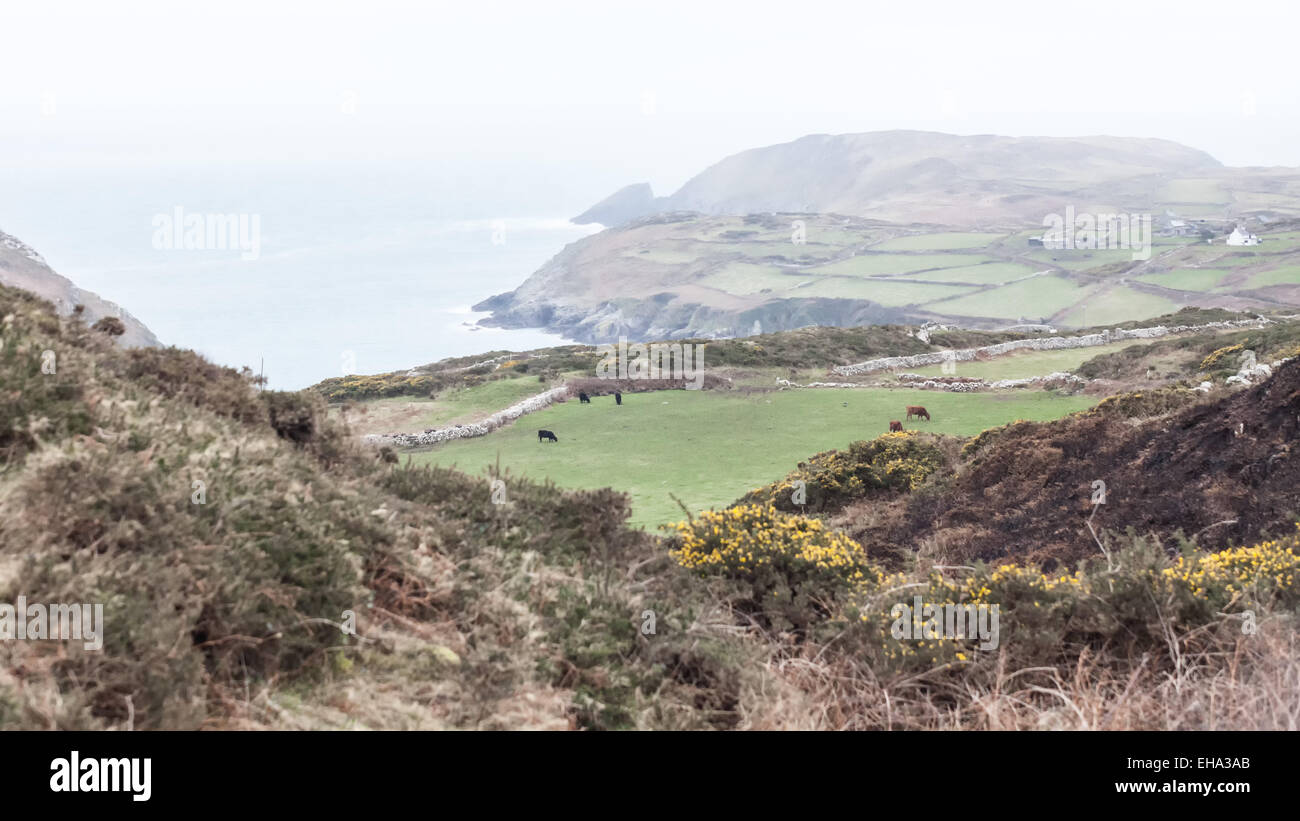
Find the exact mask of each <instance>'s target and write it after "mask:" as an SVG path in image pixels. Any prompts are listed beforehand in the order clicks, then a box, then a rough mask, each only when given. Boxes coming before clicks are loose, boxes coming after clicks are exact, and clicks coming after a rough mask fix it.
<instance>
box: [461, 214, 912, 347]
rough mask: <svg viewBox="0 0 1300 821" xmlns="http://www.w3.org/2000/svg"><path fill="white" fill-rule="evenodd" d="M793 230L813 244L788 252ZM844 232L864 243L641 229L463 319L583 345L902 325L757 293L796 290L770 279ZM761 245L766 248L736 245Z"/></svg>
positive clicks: (667, 221) (813, 224)
mask: <svg viewBox="0 0 1300 821" xmlns="http://www.w3.org/2000/svg"><path fill="white" fill-rule="evenodd" d="M796 223H802V224H803V225H804V228H803V229H802V230H804V231H805V232H810V235H811V236H812V237H814V240H810V241H808V242H800V243H796V242H794V241H793V240H792V231H794V230H796V229H793V228H792V227H791V226H792V225H795V224H796ZM850 225H851V226H852V227H853V230H855V231H866V232H871V231H872V227H871V225H870V224H869V223H867V222H864V221H860V220H850V219H847V218H842V217H827V216H820V215H763V216H755V217H748V218H744V219H737V218H732V217H721V218H708V217H701V216H700V215H698V214H688V213H673V214H661V215H655V216H650V217H644V218H641V219H639V220H635V221H633V222H632V223H629V224H627V225H624V226H622V227H621V228H618V229H610V230H606V231H603V232H601V233H600V234H596V235H593V236H591V237H585V238H583V239H581V240H578V241H577V242H574V243H571V244H569V245H568V246H566V247H565V248H564V250H562V251H561V252H560V253H558V254H556V255H555V257H553V258H552V259H551V260H550V261H549V262H547V263H546V264H545V265H544V266H542V268H541V269H539V270H538V271H537V272H536V273H534V274H533V275H532V276H530V277H529V278H528V279H527V280H526V281H525V282H524V283H523V284H522V285H520V286H519V287H518V288H517V289H515V290H514V291H512V292H509V293H505V294H499V295H497V296H494V297H491V298H489V299H487V300H484V301H483V302H480V303H479V304H477V305H475V306H474V309H475V310H477V311H491V312H492V316H491V317H490V318H488V319H486V320H484V321H483V324H485V325H492V326H497V327H505V328H529V327H543V328H547V329H548V330H550V331H553V332H555V333H559V334H562V335H564V336H566V337H568V338H570V339H574V340H577V341H580V342H586V343H589V344H599V343H603V342H613V341H617V340H618V338H619V337H620V336H626V337H628V338H645V339H682V338H688V337H692V338H705V339H714V338H723V337H733V336H748V335H750V334H754V333H759V332H771V331H779V330H790V329H793V328H802V327H806V326H808V325H832V326H847V325H871V324H882V323H898V322H905V321H908V319H909V318H910V317H911V316H912V315H911V314H910V313H909V312H908V311H905V310H899V309H896V308H890V307H886V306H883V305H880V304H876V303H874V302H871V301H870V300H860V299H843V298H838V297H836V296H833V295H822V294H817V293H808V294H807V295H803V294H795V295H793V296H789V295H786V294H784V293H783V294H781V295H777V294H776V293H775V292H774V291H773V290H772V288H766V287H763V282H762V281H761V277H762V276H771V275H775V276H777V277H778V278H779V279H783V280H788V283H785V284H788V285H791V286H795V287H797V285H798V283H797V280H796V279H794V278H792V276H791V275H790V274H788V273H784V274H783V273H780V272H781V271H782V270H783V269H784V270H787V271H791V272H793V271H797V270H798V268H799V267H800V266H802V265H806V264H813V263H817V262H825V261H828V260H830V259H833V258H835V257H836V256H837V255H839V254H841V253H843V249H842V248H841V247H840V246H839V245H835V244H828V243H824V242H817V241H815V239H816V237H817V236H818V235H819V234H821V233H830V232H832V231H841V230H842V229H844V228H846V227H848V226H850ZM761 236H767V237H770V239H769V240H768V241H766V242H756V243H753V244H749V245H744V243H743V241H744V240H746V239H756V238H760V237H761ZM742 246H743V247H742ZM756 255H757V256H756ZM773 285H774V287H779V288H780V287H784V286H783V284H782V283H781V282H779V281H778V282H774V283H773Z"/></svg>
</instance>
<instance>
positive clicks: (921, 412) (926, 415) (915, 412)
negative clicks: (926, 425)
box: [907, 405, 930, 422]
mask: <svg viewBox="0 0 1300 821" xmlns="http://www.w3.org/2000/svg"><path fill="white" fill-rule="evenodd" d="M913 416H915V417H916V418H918V419H924V420H925V421H927V422H929V421H930V412H929V411H928V410H926V409H925V408H923V407H922V406H920V405H908V406H907V418H908V419H911V418H912V417H913Z"/></svg>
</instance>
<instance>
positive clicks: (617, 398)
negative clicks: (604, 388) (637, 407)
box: [614, 391, 623, 405]
mask: <svg viewBox="0 0 1300 821" xmlns="http://www.w3.org/2000/svg"><path fill="white" fill-rule="evenodd" d="M614 404H615V405H621V404H623V394H621V393H619V392H618V391H614Z"/></svg>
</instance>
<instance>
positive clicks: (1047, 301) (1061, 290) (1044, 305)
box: [930, 275, 1087, 319]
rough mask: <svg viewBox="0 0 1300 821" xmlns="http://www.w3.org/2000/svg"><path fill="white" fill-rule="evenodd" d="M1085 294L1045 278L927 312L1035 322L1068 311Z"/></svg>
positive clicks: (1059, 279)
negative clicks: (1021, 319)
mask: <svg viewBox="0 0 1300 821" xmlns="http://www.w3.org/2000/svg"><path fill="white" fill-rule="evenodd" d="M1085 293H1087V288H1086V287H1084V286H1082V285H1079V284H1077V283H1074V282H1071V281H1069V280H1067V279H1064V278H1062V277H1059V276H1055V275H1047V276H1041V277H1033V278H1032V279H1024V280H1021V281H1019V282H1015V283H1012V284H1010V285H1004V286H1002V287H1001V288H990V289H987V290H983V291H979V292H977V293H973V294H970V295H968V296H962V297H957V298H956V299H950V300H945V301H943V302H940V303H937V304H935V305H931V306H930V308H931V310H934V311H938V312H939V313H943V314H949V315H955V316H982V317H993V318H996V319H1017V318H1019V317H1026V318H1029V319H1039V318H1043V317H1050V316H1051V315H1052V314H1055V313H1056V312H1057V311H1061V310H1063V309H1065V308H1068V307H1069V306H1070V305H1072V304H1074V303H1075V302H1077V301H1078V300H1079V299H1080V298H1081V297H1082V296H1083V295H1084V294H1085Z"/></svg>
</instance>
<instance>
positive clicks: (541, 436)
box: [537, 430, 560, 443]
mask: <svg viewBox="0 0 1300 821" xmlns="http://www.w3.org/2000/svg"><path fill="white" fill-rule="evenodd" d="M547 439H550V440H551V441H552V442H556V443H559V441H560V440H559V438H558V437H557V436H556V435H555V434H554V433H552V432H550V431H549V430H539V431H538V432H537V441H538V443H541V442H545V441H546V440H547Z"/></svg>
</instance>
